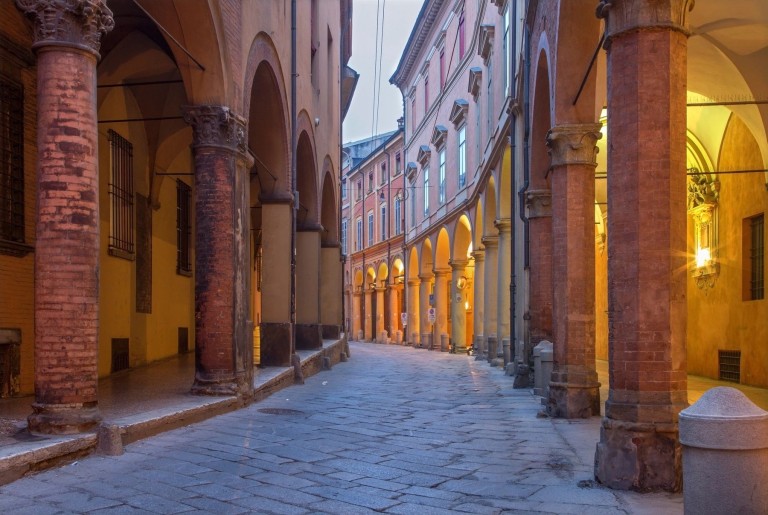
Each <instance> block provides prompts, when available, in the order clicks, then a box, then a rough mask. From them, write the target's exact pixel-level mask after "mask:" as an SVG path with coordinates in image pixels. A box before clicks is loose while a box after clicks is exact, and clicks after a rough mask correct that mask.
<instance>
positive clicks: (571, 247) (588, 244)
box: [547, 124, 602, 418]
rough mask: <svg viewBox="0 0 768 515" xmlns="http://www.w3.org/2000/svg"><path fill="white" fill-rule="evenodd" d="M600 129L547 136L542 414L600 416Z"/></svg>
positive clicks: (563, 129)
mask: <svg viewBox="0 0 768 515" xmlns="http://www.w3.org/2000/svg"><path fill="white" fill-rule="evenodd" d="M601 137H602V134H601V133H600V124H583V125H561V126H557V127H553V128H552V130H550V131H549V134H548V135H547V145H548V146H549V153H550V157H551V164H552V172H551V177H552V179H551V180H552V262H553V269H552V287H553V292H554V295H553V300H552V303H553V304H552V314H553V316H552V320H553V326H552V332H553V335H552V337H553V343H554V348H553V350H554V364H553V367H554V368H553V371H552V379H551V381H550V383H549V398H548V399H547V413H548V414H549V415H550V416H552V417H563V418H588V417H591V416H593V415H599V414H600V383H598V382H597V369H596V368H595V167H596V166H597V161H596V160H595V155H596V154H597V147H596V146H595V144H596V143H597V140H599V139H600V138H601Z"/></svg>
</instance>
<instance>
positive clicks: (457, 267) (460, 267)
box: [448, 259, 467, 272]
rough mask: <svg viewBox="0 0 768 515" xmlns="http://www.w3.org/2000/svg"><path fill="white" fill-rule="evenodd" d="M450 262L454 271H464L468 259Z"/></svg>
mask: <svg viewBox="0 0 768 515" xmlns="http://www.w3.org/2000/svg"><path fill="white" fill-rule="evenodd" d="M448 264H449V265H450V266H451V270H453V271H454V272H464V269H465V268H467V260H466V259H457V260H451V262H450V263H448Z"/></svg>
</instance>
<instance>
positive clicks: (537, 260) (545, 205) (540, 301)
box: [526, 190, 552, 352]
mask: <svg viewBox="0 0 768 515" xmlns="http://www.w3.org/2000/svg"><path fill="white" fill-rule="evenodd" d="M526 206H527V207H528V219H529V241H530V246H529V249H530V250H529V257H530V269H529V270H530V271H529V274H528V275H529V283H530V284H529V288H530V294H529V307H528V315H529V317H530V320H529V322H528V335H529V339H530V340H529V341H528V342H527V344H526V347H528V349H527V352H531V350H532V349H533V347H534V346H536V345H537V344H538V343H539V342H540V341H542V340H551V339H552V193H551V192H550V190H528V192H527V193H526Z"/></svg>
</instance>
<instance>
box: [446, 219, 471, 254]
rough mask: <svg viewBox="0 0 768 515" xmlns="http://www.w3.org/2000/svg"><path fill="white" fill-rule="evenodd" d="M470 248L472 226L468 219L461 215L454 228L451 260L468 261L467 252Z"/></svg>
mask: <svg viewBox="0 0 768 515" xmlns="http://www.w3.org/2000/svg"><path fill="white" fill-rule="evenodd" d="M472 248H473V245H472V224H471V223H470V222H469V217H468V216H467V215H466V214H463V215H461V216H460V217H459V219H458V220H457V221H456V226H455V227H454V231H453V252H452V253H451V259H453V260H456V261H461V260H465V259H469V256H467V252H468V251H470V249H472Z"/></svg>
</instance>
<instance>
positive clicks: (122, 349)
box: [112, 338, 129, 372]
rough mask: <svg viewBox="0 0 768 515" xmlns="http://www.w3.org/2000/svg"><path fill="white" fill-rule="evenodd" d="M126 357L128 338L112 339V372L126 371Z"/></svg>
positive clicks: (127, 355)
mask: <svg viewBox="0 0 768 515" xmlns="http://www.w3.org/2000/svg"><path fill="white" fill-rule="evenodd" d="M128 357H129V352H128V338H112V372H119V371H120V370H126V369H127V368H128V362H129V359H128Z"/></svg>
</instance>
